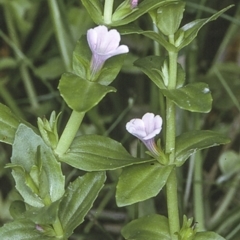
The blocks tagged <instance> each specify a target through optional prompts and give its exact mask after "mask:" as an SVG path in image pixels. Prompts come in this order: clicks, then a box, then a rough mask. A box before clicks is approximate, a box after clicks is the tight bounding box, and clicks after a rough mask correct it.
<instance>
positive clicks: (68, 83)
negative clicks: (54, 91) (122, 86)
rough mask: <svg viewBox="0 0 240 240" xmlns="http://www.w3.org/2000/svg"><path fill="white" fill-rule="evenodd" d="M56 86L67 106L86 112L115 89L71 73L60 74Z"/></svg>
mask: <svg viewBox="0 0 240 240" xmlns="http://www.w3.org/2000/svg"><path fill="white" fill-rule="evenodd" d="M58 88H59V91H60V93H61V96H62V97H63V99H64V100H65V102H66V103H67V104H68V106H69V107H70V108H71V109H73V110H75V111H77V112H87V111H88V110H90V109H91V108H93V107H94V106H96V105H97V104H98V103H99V102H100V101H101V100H102V98H103V97H104V96H105V95H106V94H107V93H109V92H115V91H116V89H115V88H114V87H110V86H103V85H101V84H99V83H96V82H90V81H87V80H85V79H82V78H81V77H78V76H77V75H75V74H72V73H64V74H63V75H62V77H61V79H60V83H59V86H58Z"/></svg>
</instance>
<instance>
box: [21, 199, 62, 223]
mask: <svg viewBox="0 0 240 240" xmlns="http://www.w3.org/2000/svg"><path fill="white" fill-rule="evenodd" d="M59 203H60V201H59V200H58V201H56V202H54V203H51V204H50V205H49V206H45V207H42V208H34V207H31V208H29V209H28V211H26V212H25V213H24V217H25V218H26V219H29V220H31V221H33V222H34V223H36V224H43V225H46V224H53V223H54V222H55V221H56V219H57V217H58V208H59Z"/></svg>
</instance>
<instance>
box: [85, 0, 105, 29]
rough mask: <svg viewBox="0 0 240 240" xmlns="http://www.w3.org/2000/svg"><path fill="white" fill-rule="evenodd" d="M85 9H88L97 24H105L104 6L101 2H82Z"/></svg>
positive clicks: (87, 0)
mask: <svg viewBox="0 0 240 240" xmlns="http://www.w3.org/2000/svg"><path fill="white" fill-rule="evenodd" d="M81 1H82V4H83V5H84V7H85V8H86V9H87V11H88V13H89V15H90V16H91V18H92V20H93V21H94V22H95V23H96V24H97V25H101V24H104V22H103V17H102V15H103V6H102V4H101V3H100V1H99V0H91V1H89V0H81Z"/></svg>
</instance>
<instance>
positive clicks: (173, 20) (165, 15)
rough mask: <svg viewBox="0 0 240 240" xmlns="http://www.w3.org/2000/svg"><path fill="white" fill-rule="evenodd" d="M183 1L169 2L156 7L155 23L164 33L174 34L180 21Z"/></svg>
mask: <svg viewBox="0 0 240 240" xmlns="http://www.w3.org/2000/svg"><path fill="white" fill-rule="evenodd" d="M185 4H186V3H185V2H180V1H177V2H169V3H168V4H166V5H164V6H161V7H159V8H158V9H157V15H156V23H157V26H158V28H159V29H160V31H161V32H162V33H163V34H164V35H166V36H169V35H172V34H174V33H175V32H176V31H177V30H178V28H179V26H180V23H181V21H182V18H183V12H184V10H185Z"/></svg>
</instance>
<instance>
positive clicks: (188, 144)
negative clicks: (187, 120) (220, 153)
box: [175, 130, 229, 166]
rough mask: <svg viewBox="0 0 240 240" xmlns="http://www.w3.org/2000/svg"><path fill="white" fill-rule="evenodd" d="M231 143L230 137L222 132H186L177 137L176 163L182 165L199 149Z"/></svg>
mask: <svg viewBox="0 0 240 240" xmlns="http://www.w3.org/2000/svg"><path fill="white" fill-rule="evenodd" d="M227 143H229V138H227V137H225V136H223V135H222V134H221V133H218V132H214V131H208V130H196V131H190V132H185V133H183V134H181V135H180V136H178V137H177V138H176V158H175V159H176V162H175V163H176V164H177V165H178V166H181V165H182V164H183V163H184V162H185V161H186V160H187V159H188V158H189V157H190V156H191V155H192V154H193V153H195V152H196V151H198V150H201V149H205V148H210V147H214V146H217V145H220V144H227Z"/></svg>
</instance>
